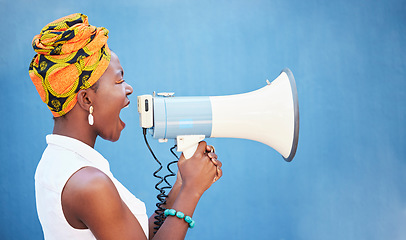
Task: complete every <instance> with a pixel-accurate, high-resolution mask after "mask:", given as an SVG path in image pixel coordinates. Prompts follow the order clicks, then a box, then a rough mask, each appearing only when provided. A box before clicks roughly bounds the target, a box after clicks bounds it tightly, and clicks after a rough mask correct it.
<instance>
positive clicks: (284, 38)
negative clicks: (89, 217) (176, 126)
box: [0, 0, 406, 240]
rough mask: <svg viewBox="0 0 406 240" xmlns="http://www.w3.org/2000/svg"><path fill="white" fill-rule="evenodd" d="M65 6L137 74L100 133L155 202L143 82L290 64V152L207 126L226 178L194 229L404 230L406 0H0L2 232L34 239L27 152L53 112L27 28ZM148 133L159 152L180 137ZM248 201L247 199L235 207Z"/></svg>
mask: <svg viewBox="0 0 406 240" xmlns="http://www.w3.org/2000/svg"><path fill="white" fill-rule="evenodd" d="M74 12H83V13H85V14H87V15H88V16H89V21H90V23H91V24H93V25H97V26H105V27H106V28H108V29H109V30H110V39H109V46H110V47H111V48H112V49H113V50H114V51H115V52H116V53H117V54H118V56H119V57H120V61H121V63H122V65H123V67H124V70H125V79H126V81H127V82H128V83H130V84H131V85H132V86H133V87H134V94H133V96H132V97H131V100H132V104H131V105H130V108H128V109H125V110H123V111H122V114H121V115H122V119H123V120H124V121H125V122H126V123H127V127H126V129H125V130H124V132H123V133H122V137H121V139H120V140H119V141H118V142H116V143H110V142H106V141H104V140H101V139H99V140H98V141H97V143H96V149H97V150H99V151H100V152H101V153H102V154H103V155H104V156H105V157H106V158H107V159H109V160H110V163H111V169H112V171H113V173H114V174H115V176H116V177H117V178H118V179H120V180H121V181H122V183H123V184H124V185H125V186H127V187H128V188H129V189H130V190H131V191H132V192H133V193H134V194H135V195H136V196H137V197H138V198H140V199H142V200H143V201H144V202H145V203H146V205H147V209H148V214H151V213H152V212H153V210H154V207H155V206H154V204H155V202H156V201H157V200H156V198H155V197H156V194H157V191H156V190H155V189H154V185H155V183H156V179H155V178H153V176H152V173H153V171H155V170H156V169H157V167H158V166H157V164H156V163H155V161H154V160H153V159H152V157H151V156H150V154H149V152H148V150H147V148H146V147H145V144H144V143H143V140H142V131H141V129H140V127H139V121H138V113H137V109H136V104H135V103H136V95H141V94H152V92H153V91H157V92H172V91H174V92H175V93H176V96H213V95H228V94H237V93H243V92H248V91H252V90H256V89H258V88H260V87H261V86H263V85H264V84H265V80H266V79H269V80H273V79H274V78H275V77H277V76H278V74H279V72H280V71H281V70H282V69H283V68H284V67H289V68H290V69H291V70H292V72H293V74H294V76H295V80H296V84H297V88H298V94H299V105H300V121H301V122H300V123H301V125H300V137H299V146H298V150H297V154H296V157H295V158H294V159H293V161H292V162H291V163H286V162H285V161H284V160H283V159H282V158H281V157H280V155H279V154H278V153H276V151H274V150H273V149H271V148H269V147H267V146H265V145H264V144H260V143H257V142H253V141H249V140H241V139H207V141H208V142H209V143H210V144H213V145H214V146H215V147H216V152H217V153H218V155H219V159H220V160H222V162H223V171H224V176H223V178H222V179H221V180H220V181H218V182H217V183H216V184H214V185H213V187H212V188H211V189H210V190H209V191H208V192H206V193H205V194H204V195H203V197H202V199H201V201H200V203H199V205H198V207H197V209H196V212H195V214H194V216H193V219H194V220H195V221H196V227H195V228H194V229H193V230H191V231H189V232H188V234H187V239H221V240H223V239H242V240H246V239H285V240H296V239H305V240H307V239H310V240H315V239H316V240H319V239H320V240H325V239H332V240H343V239H346V240H358V239H368V240H382V239H391V240H394V239H395V240H401V239H406V228H405V227H404V226H406V184H405V183H406V174H405V173H406V147H405V146H406V129H405V122H406V107H405V97H406V91H405V87H406V83H405V79H406V45H405V43H406V14H405V12H406V3H405V1H401V0H385V1H383V0H377V1H366V0H355V1H354V0H352V1H348V0H341V1H336V0H331V1H316V0H308V1H298V0H266V1H265V0H252V1H241V0H236V1H226V0H216V1H214V0H201V1H186V0H178V1H174V0H149V1H146V0H144V1H137V0H127V1H124V0H116V1H107V0H99V1H78V0H75V1H70V2H67V1H50V0H44V1H40V2H39V1H29V0H25V1H24V0H15V1H6V0H0V26H1V34H0V43H1V45H0V46H2V53H1V54H0V81H1V90H2V91H1V94H0V122H1V125H0V133H1V135H0V153H1V160H0V162H1V166H2V167H1V168H0V203H1V204H0V239H4V240H8V239H42V230H41V227H40V224H39V221H38V218H37V215H36V209H35V196H34V172H35V167H36V165H37V163H38V161H39V159H40V157H41V154H42V151H43V149H44V148H45V135H46V134H48V133H50V132H52V125H53V120H52V116H51V113H50V112H49V111H48V109H47V107H46V106H45V104H43V103H42V102H41V99H40V97H39V96H38V94H37V92H36V90H35V87H34V86H33V84H32V82H31V80H30V79H29V77H28V65H29V63H30V61H31V58H32V57H33V56H34V52H33V50H32V48H31V40H32V38H33V36H34V35H36V34H38V33H39V31H40V30H41V28H42V27H43V26H44V25H45V24H47V23H48V22H50V21H53V20H55V19H57V18H60V17H62V16H65V15H68V14H70V13H74ZM150 142H151V146H152V148H153V149H155V151H156V154H157V155H158V157H159V158H160V159H161V160H162V161H163V162H165V163H166V162H168V161H170V160H172V156H171V154H170V152H169V151H168V149H169V148H170V147H171V146H172V144H173V142H169V143H158V142H157V141H156V140H153V139H152V138H150ZM241 209H244V211H241Z"/></svg>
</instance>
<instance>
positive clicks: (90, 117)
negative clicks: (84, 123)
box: [87, 106, 94, 126]
mask: <svg viewBox="0 0 406 240" xmlns="http://www.w3.org/2000/svg"><path fill="white" fill-rule="evenodd" d="M92 113H93V106H90V108H89V116H88V118H87V120H89V125H90V126H93V124H94V118H93V115H92Z"/></svg>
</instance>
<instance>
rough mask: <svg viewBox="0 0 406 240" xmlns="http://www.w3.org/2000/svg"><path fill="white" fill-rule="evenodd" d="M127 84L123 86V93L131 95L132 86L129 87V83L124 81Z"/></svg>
mask: <svg viewBox="0 0 406 240" xmlns="http://www.w3.org/2000/svg"><path fill="white" fill-rule="evenodd" d="M126 84H127V85H126V86H125V93H126V95H127V96H128V95H131V93H133V87H131V85H130V84H128V83H126Z"/></svg>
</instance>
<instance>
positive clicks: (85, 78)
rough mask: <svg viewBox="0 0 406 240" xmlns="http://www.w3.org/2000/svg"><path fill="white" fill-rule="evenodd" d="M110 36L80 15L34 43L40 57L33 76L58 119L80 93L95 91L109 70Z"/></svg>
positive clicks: (53, 26)
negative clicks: (92, 87) (108, 40)
mask: <svg viewBox="0 0 406 240" xmlns="http://www.w3.org/2000/svg"><path fill="white" fill-rule="evenodd" d="M108 32H109V31H108V30H107V29H105V28H103V27H95V26H91V25H89V23H88V19H87V16H86V15H83V14H80V13H76V14H72V15H69V16H66V17H63V18H60V19H58V20H56V21H53V22H51V23H49V24H48V25H46V26H45V27H44V28H43V29H42V31H41V33H40V34H38V35H36V36H35V37H34V39H33V40H32V47H33V48H34V50H35V52H37V54H36V55H35V56H34V58H33V59H32V61H31V64H30V67H29V75H30V78H31V80H32V82H33V83H34V85H35V87H36V89H37V91H38V93H39V95H40V96H41V99H42V101H44V102H45V103H46V104H47V105H48V107H49V109H50V110H51V112H52V114H53V115H54V116H55V117H59V116H63V115H64V114H66V113H67V112H69V111H70V110H71V109H72V108H73V107H74V106H75V104H76V102H77V98H76V97H77V93H78V91H79V90H80V89H87V88H89V87H91V86H92V85H93V84H94V83H95V82H96V81H97V80H98V79H99V78H100V77H101V75H103V73H104V71H105V70H106V68H107V67H108V65H109V62H110V58H111V53H110V49H109V48H108V46H107V39H108Z"/></svg>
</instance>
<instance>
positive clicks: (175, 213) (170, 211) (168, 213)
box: [164, 209, 195, 228]
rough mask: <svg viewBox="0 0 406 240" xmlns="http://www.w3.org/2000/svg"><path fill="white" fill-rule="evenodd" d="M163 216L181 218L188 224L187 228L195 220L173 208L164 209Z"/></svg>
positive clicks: (193, 224)
mask: <svg viewBox="0 0 406 240" xmlns="http://www.w3.org/2000/svg"><path fill="white" fill-rule="evenodd" d="M164 214H165V216H166V217H167V216H176V217H177V218H179V219H183V220H184V221H185V222H186V223H187V224H189V228H193V227H194V226H195V221H194V220H193V219H192V218H191V217H189V216H185V214H184V213H183V212H179V211H176V210H175V209H166V210H165V212H164Z"/></svg>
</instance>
